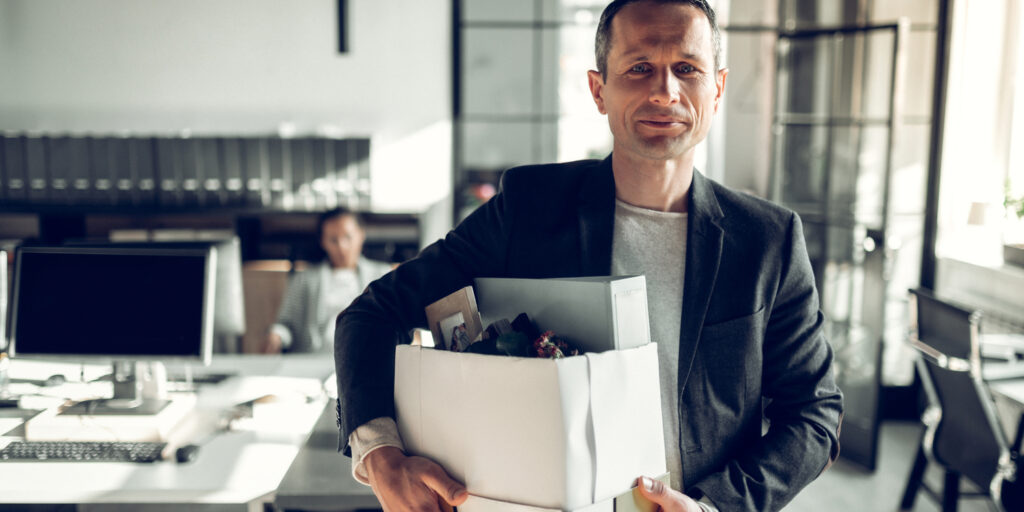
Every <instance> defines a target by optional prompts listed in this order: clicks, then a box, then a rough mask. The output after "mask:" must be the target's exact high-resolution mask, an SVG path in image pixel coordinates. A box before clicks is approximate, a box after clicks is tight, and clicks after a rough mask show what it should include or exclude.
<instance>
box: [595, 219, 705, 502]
mask: <svg viewBox="0 0 1024 512" xmlns="http://www.w3.org/2000/svg"><path fill="white" fill-rule="evenodd" d="M686 218H687V214H686V213H672V212H659V211H654V210H646V209H643V208H638V207H636V206H633V205H630V204H627V203H624V202H622V201H620V200H618V199H616V200H615V230H614V234H613V236H612V274H613V275H617V276H621V275H640V274H642V275H644V276H646V278H647V279H646V281H647V310H648V313H649V314H650V319H651V340H652V341H654V342H656V343H657V344H658V371H659V372H660V379H661V413H662V423H663V426H664V430H665V458H666V460H665V463H666V466H667V467H668V470H669V473H670V474H671V484H672V488H673V489H682V470H683V465H682V459H681V456H680V449H679V401H678V400H679V391H678V390H679V329H680V324H681V322H682V314H683V276H684V270H685V267H686Z"/></svg>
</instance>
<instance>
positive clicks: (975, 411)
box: [900, 289, 1016, 512]
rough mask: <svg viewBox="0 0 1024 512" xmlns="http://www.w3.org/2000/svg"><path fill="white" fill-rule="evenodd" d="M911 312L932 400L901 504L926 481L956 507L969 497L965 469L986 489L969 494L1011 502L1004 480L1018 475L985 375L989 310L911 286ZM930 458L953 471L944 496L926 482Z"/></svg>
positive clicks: (949, 509)
mask: <svg viewBox="0 0 1024 512" xmlns="http://www.w3.org/2000/svg"><path fill="white" fill-rule="evenodd" d="M910 315H911V318H910V320H911V321H910V343H911V345H912V346H913V347H914V349H916V350H917V352H918V358H917V360H916V362H915V363H916V364H917V370H918V374H919V375H920V377H921V381H922V384H923V385H924V389H925V392H926V394H927V395H928V399H929V403H930V406H929V407H928V409H927V410H926V411H925V414H924V417H923V418H922V419H923V421H924V423H925V425H926V428H925V432H924V434H923V435H922V438H921V445H920V448H919V449H918V454H917V458H916V460H915V461H914V466H913V467H912V468H911V471H910V477H909V478H908V480H907V486H906V489H905V490H904V493H903V499H902V501H901V503H900V509H901V510H909V509H911V508H912V507H913V506H914V499H915V497H916V496H917V492H918V490H919V489H920V488H921V487H922V486H923V487H924V489H925V491H926V492H927V493H928V494H929V495H930V496H931V497H932V498H933V499H935V500H936V501H940V502H941V503H942V510H943V512H954V511H956V509H957V503H958V501H959V499H960V497H961V493H960V480H961V477H966V478H967V480H969V481H970V482H972V483H974V484H975V485H976V486H977V487H978V488H979V489H980V490H981V492H977V493H964V494H963V496H975V497H977V496H980V497H987V498H989V499H990V500H991V503H992V504H993V505H994V506H995V507H997V508H999V509H1000V510H1006V509H1004V508H1003V507H1004V504H1003V503H1002V499H1001V498H1002V496H1001V495H1002V489H1003V485H1004V481H1013V480H1014V479H1015V476H1016V475H1015V473H1016V471H1015V468H1014V464H1013V461H1012V460H1011V456H1010V453H1011V452H1010V450H1009V448H1008V446H1007V442H1006V438H1005V435H1004V433H1003V430H1002V427H1001V425H1000V423H999V419H998V417H997V416H996V413H995V409H994V407H995V406H994V403H993V401H992V399H991V397H990V396H989V394H988V388H987V387H985V384H984V382H983V381H982V379H981V355H980V347H979V342H978V325H979V322H980V318H981V315H980V313H979V312H976V311H971V310H968V309H964V308H961V307H959V306H956V305H953V304H950V303H948V302H945V301H943V300H941V299H939V298H937V297H935V296H934V295H933V294H932V293H931V292H929V291H927V290H924V289H914V290H910ZM929 463H936V464H939V465H940V466H941V467H942V468H943V469H944V471H945V479H944V482H943V489H942V497H941V499H940V498H939V496H938V494H937V493H936V492H935V491H934V490H933V489H931V488H930V487H929V486H928V484H927V483H926V482H924V473H925V469H926V468H927V466H928V464H929Z"/></svg>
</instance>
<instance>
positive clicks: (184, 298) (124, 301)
mask: <svg viewBox="0 0 1024 512" xmlns="http://www.w3.org/2000/svg"><path fill="white" fill-rule="evenodd" d="M215 268H216V250H214V249H212V248H206V249H200V248H159V249H157V248H127V247H106V248H97V247H74V246H63V247H20V248H18V250H17V252H16V254H15V261H14V279H13V283H12V285H13V297H12V301H11V302H12V304H11V340H10V341H11V353H12V355H14V356H32V357H35V356H42V357H53V358H76V357H83V356H84V357H88V358H91V359H102V360H111V361H112V360H119V359H135V360H140V359H141V360H146V359H149V360H154V359H167V358H176V359H193V360H194V359H201V360H202V361H204V362H208V361H209V359H210V352H211V341H212V334H213V286H212V283H213V280H214V278H215V275H216V270H215Z"/></svg>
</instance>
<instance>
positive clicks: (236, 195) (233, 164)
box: [218, 137, 245, 207]
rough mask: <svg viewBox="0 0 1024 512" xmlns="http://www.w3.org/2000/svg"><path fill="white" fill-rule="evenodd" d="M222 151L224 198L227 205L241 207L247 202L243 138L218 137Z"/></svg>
mask: <svg viewBox="0 0 1024 512" xmlns="http://www.w3.org/2000/svg"><path fill="white" fill-rule="evenodd" d="M218 142H219V144H220V151H221V168H222V169H223V176H224V183H223V185H224V187H223V188H224V195H223V196H222V197H223V200H224V204H225V205H226V206H232V207H239V206H243V205H244V204H245V188H244V187H245V179H244V176H243V173H242V140H241V139H238V138H235V137H225V138H221V139H218Z"/></svg>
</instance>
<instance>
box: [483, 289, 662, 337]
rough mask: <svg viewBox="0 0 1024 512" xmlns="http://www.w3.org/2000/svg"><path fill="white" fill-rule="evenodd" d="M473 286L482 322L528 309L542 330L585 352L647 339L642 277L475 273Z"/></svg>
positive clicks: (485, 322)
mask: <svg viewBox="0 0 1024 512" xmlns="http://www.w3.org/2000/svg"><path fill="white" fill-rule="evenodd" d="M473 288H474V290H475V292H476V301H477V306H478V307H479V308H480V315H481V316H482V317H483V321H484V322H483V323H484V325H485V326H486V325H488V324H490V323H491V322H494V321H495V320H500V319H502V318H506V319H508V320H509V321H512V320H513V319H514V318H515V317H516V315H518V314H519V313H526V314H528V315H529V316H530V319H532V320H533V321H534V322H535V323H536V324H537V326H538V327H539V328H540V329H541V330H552V331H554V332H555V334H558V335H561V336H565V337H566V338H568V339H569V341H571V342H572V343H573V344H575V345H577V346H579V347H580V348H582V349H583V350H584V351H586V352H604V351H605V350H612V349H623V348H632V347H639V346H641V345H644V344H646V343H648V342H650V341H651V333H650V322H649V320H648V316H647V281H646V280H645V279H644V276H597V277H574V278H556V279H510V278H478V279H475V280H474V284H473Z"/></svg>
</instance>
